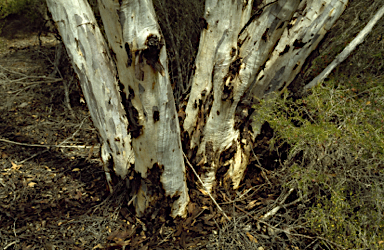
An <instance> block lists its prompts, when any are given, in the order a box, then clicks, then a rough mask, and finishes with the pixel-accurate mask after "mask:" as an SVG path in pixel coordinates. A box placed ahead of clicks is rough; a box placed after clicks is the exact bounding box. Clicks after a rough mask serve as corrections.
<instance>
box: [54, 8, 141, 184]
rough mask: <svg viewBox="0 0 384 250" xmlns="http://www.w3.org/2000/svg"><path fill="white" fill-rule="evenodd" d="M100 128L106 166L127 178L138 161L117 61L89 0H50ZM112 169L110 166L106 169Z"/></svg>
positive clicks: (88, 102)
mask: <svg viewBox="0 0 384 250" xmlns="http://www.w3.org/2000/svg"><path fill="white" fill-rule="evenodd" d="M47 4H48V8H49V10H50V12H51V13H52V17H53V20H54V21H55V22H56V24H57V26H58V29H59V32H60V35H61V37H62V39H63V42H64V44H65V47H66V49H67V52H68V55H69V57H70V58H71V60H72V63H73V68H74V69H75V72H76V73H77V75H78V76H79V79H80V84H81V87H82V90H83V93H84V96H85V100H86V102H87V105H88V107H89V111H90V113H91V117H92V120H93V123H94V125H95V127H96V128H97V130H98V132H99V135H100V141H101V144H102V150H101V157H102V160H103V162H104V164H105V166H107V167H108V166H109V165H110V164H111V162H113V167H114V171H115V172H116V174H117V175H119V176H121V177H122V178H125V176H126V174H127V171H128V168H129V167H130V165H131V164H132V163H133V162H134V157H133V151H132V148H131V138H130V135H129V134H128V121H127V119H126V117H125V111H124V108H123V106H122V105H121V98H120V95H119V92H118V87H117V84H118V82H117V79H116V70H115V65H114V63H113V61H112V59H111V57H110V54H109V50H108V47H107V45H106V43H105V41H104V38H103V36H102V35H101V32H100V29H99V27H98V25H97V23H96V20H95V17H94V14H93V12H92V10H91V7H90V6H89V4H88V2H87V1H86V0H77V1H74V0H47ZM106 171H108V169H106Z"/></svg>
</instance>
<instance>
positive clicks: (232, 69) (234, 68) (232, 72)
mask: <svg viewBox="0 0 384 250" xmlns="http://www.w3.org/2000/svg"><path fill="white" fill-rule="evenodd" d="M240 66H241V58H240V57H238V58H237V59H236V60H235V61H233V62H232V63H231V65H229V70H228V74H227V77H231V78H232V79H233V78H235V76H236V75H238V74H239V71H240ZM224 79H226V78H224Z"/></svg>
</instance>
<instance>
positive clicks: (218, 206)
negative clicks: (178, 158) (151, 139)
mask: <svg viewBox="0 0 384 250" xmlns="http://www.w3.org/2000/svg"><path fill="white" fill-rule="evenodd" d="M183 155H184V158H185V160H186V161H187V164H188V166H189V167H190V168H191V169H192V171H193V173H194V174H195V175H196V177H197V179H198V180H199V181H200V184H201V185H202V186H203V187H204V189H205V192H207V194H208V195H209V197H210V198H211V200H212V201H213V203H215V205H216V207H217V208H218V209H219V210H220V212H221V213H223V215H224V217H225V218H226V219H227V220H228V221H231V220H230V219H229V217H228V216H227V214H226V213H225V212H224V210H223V209H221V207H220V205H219V204H218V203H217V202H216V200H215V198H213V196H212V195H211V193H210V192H209V191H208V189H207V188H206V187H205V184H204V182H203V181H202V180H201V179H200V176H199V175H198V174H197V172H196V170H195V168H194V167H193V166H192V164H191V163H190V162H189V160H188V158H187V156H186V155H185V154H184V152H183Z"/></svg>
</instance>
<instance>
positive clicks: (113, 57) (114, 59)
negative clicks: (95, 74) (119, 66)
mask: <svg viewBox="0 0 384 250" xmlns="http://www.w3.org/2000/svg"><path fill="white" fill-rule="evenodd" d="M110 52H111V57H112V59H113V61H114V62H115V63H116V62H117V59H116V53H115V52H114V51H113V50H110Z"/></svg>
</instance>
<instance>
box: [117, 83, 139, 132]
mask: <svg viewBox="0 0 384 250" xmlns="http://www.w3.org/2000/svg"><path fill="white" fill-rule="evenodd" d="M125 95H126V94H125ZM125 95H124V96H125ZM122 96H123V95H122ZM133 98H135V91H134V90H133V89H132V88H131V87H129V96H128V98H123V106H124V109H125V111H126V112H127V118H128V122H129V124H128V125H129V126H128V129H129V132H131V135H132V137H133V138H137V137H139V136H140V135H141V134H142V133H143V126H142V125H140V124H139V112H138V111H137V109H136V108H135V107H134V106H133V104H132V101H131V100H132V99H133Z"/></svg>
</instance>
